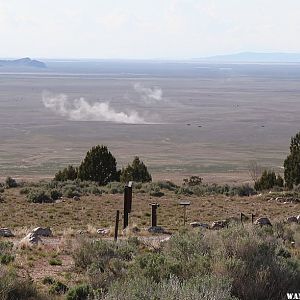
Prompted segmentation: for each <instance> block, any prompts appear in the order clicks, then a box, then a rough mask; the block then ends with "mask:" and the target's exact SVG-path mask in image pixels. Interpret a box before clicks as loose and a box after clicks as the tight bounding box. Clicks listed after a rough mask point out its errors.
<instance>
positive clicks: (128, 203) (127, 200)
mask: <svg viewBox="0 0 300 300" xmlns="http://www.w3.org/2000/svg"><path fill="white" fill-rule="evenodd" d="M131 208H132V181H130V182H129V183H128V185H126V186H125V188H124V225H123V228H124V229H125V228H126V227H127V226H128V218H129V213H130V212H131Z"/></svg>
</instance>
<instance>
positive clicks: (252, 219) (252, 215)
mask: <svg viewBox="0 0 300 300" xmlns="http://www.w3.org/2000/svg"><path fill="white" fill-rule="evenodd" d="M254 217H255V215H254V214H251V223H252V224H253V223H254Z"/></svg>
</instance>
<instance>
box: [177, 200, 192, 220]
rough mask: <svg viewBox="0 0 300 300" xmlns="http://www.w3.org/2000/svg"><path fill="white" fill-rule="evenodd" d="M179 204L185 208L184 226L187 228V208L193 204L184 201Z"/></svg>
mask: <svg viewBox="0 0 300 300" xmlns="http://www.w3.org/2000/svg"><path fill="white" fill-rule="evenodd" d="M179 204H180V205H181V206H183V225H184V226H185V223H186V207H187V206H189V205H190V204H191V202H187V201H182V202H179Z"/></svg>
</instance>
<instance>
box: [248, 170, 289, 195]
mask: <svg viewBox="0 0 300 300" xmlns="http://www.w3.org/2000/svg"><path fill="white" fill-rule="evenodd" d="M283 183H284V182H283V178H282V177H281V176H280V175H279V174H278V175H277V177H276V174H275V172H274V171H268V170H264V171H263V173H262V175H261V177H260V178H259V179H258V180H257V181H256V182H255V184H254V188H255V189H256V190H257V191H263V190H268V189H271V188H273V187H274V186H278V187H283Z"/></svg>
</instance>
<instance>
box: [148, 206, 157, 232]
mask: <svg viewBox="0 0 300 300" xmlns="http://www.w3.org/2000/svg"><path fill="white" fill-rule="evenodd" d="M149 205H151V227H156V226H157V212H156V210H157V208H158V207H159V204H158V203H150V204H149Z"/></svg>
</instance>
